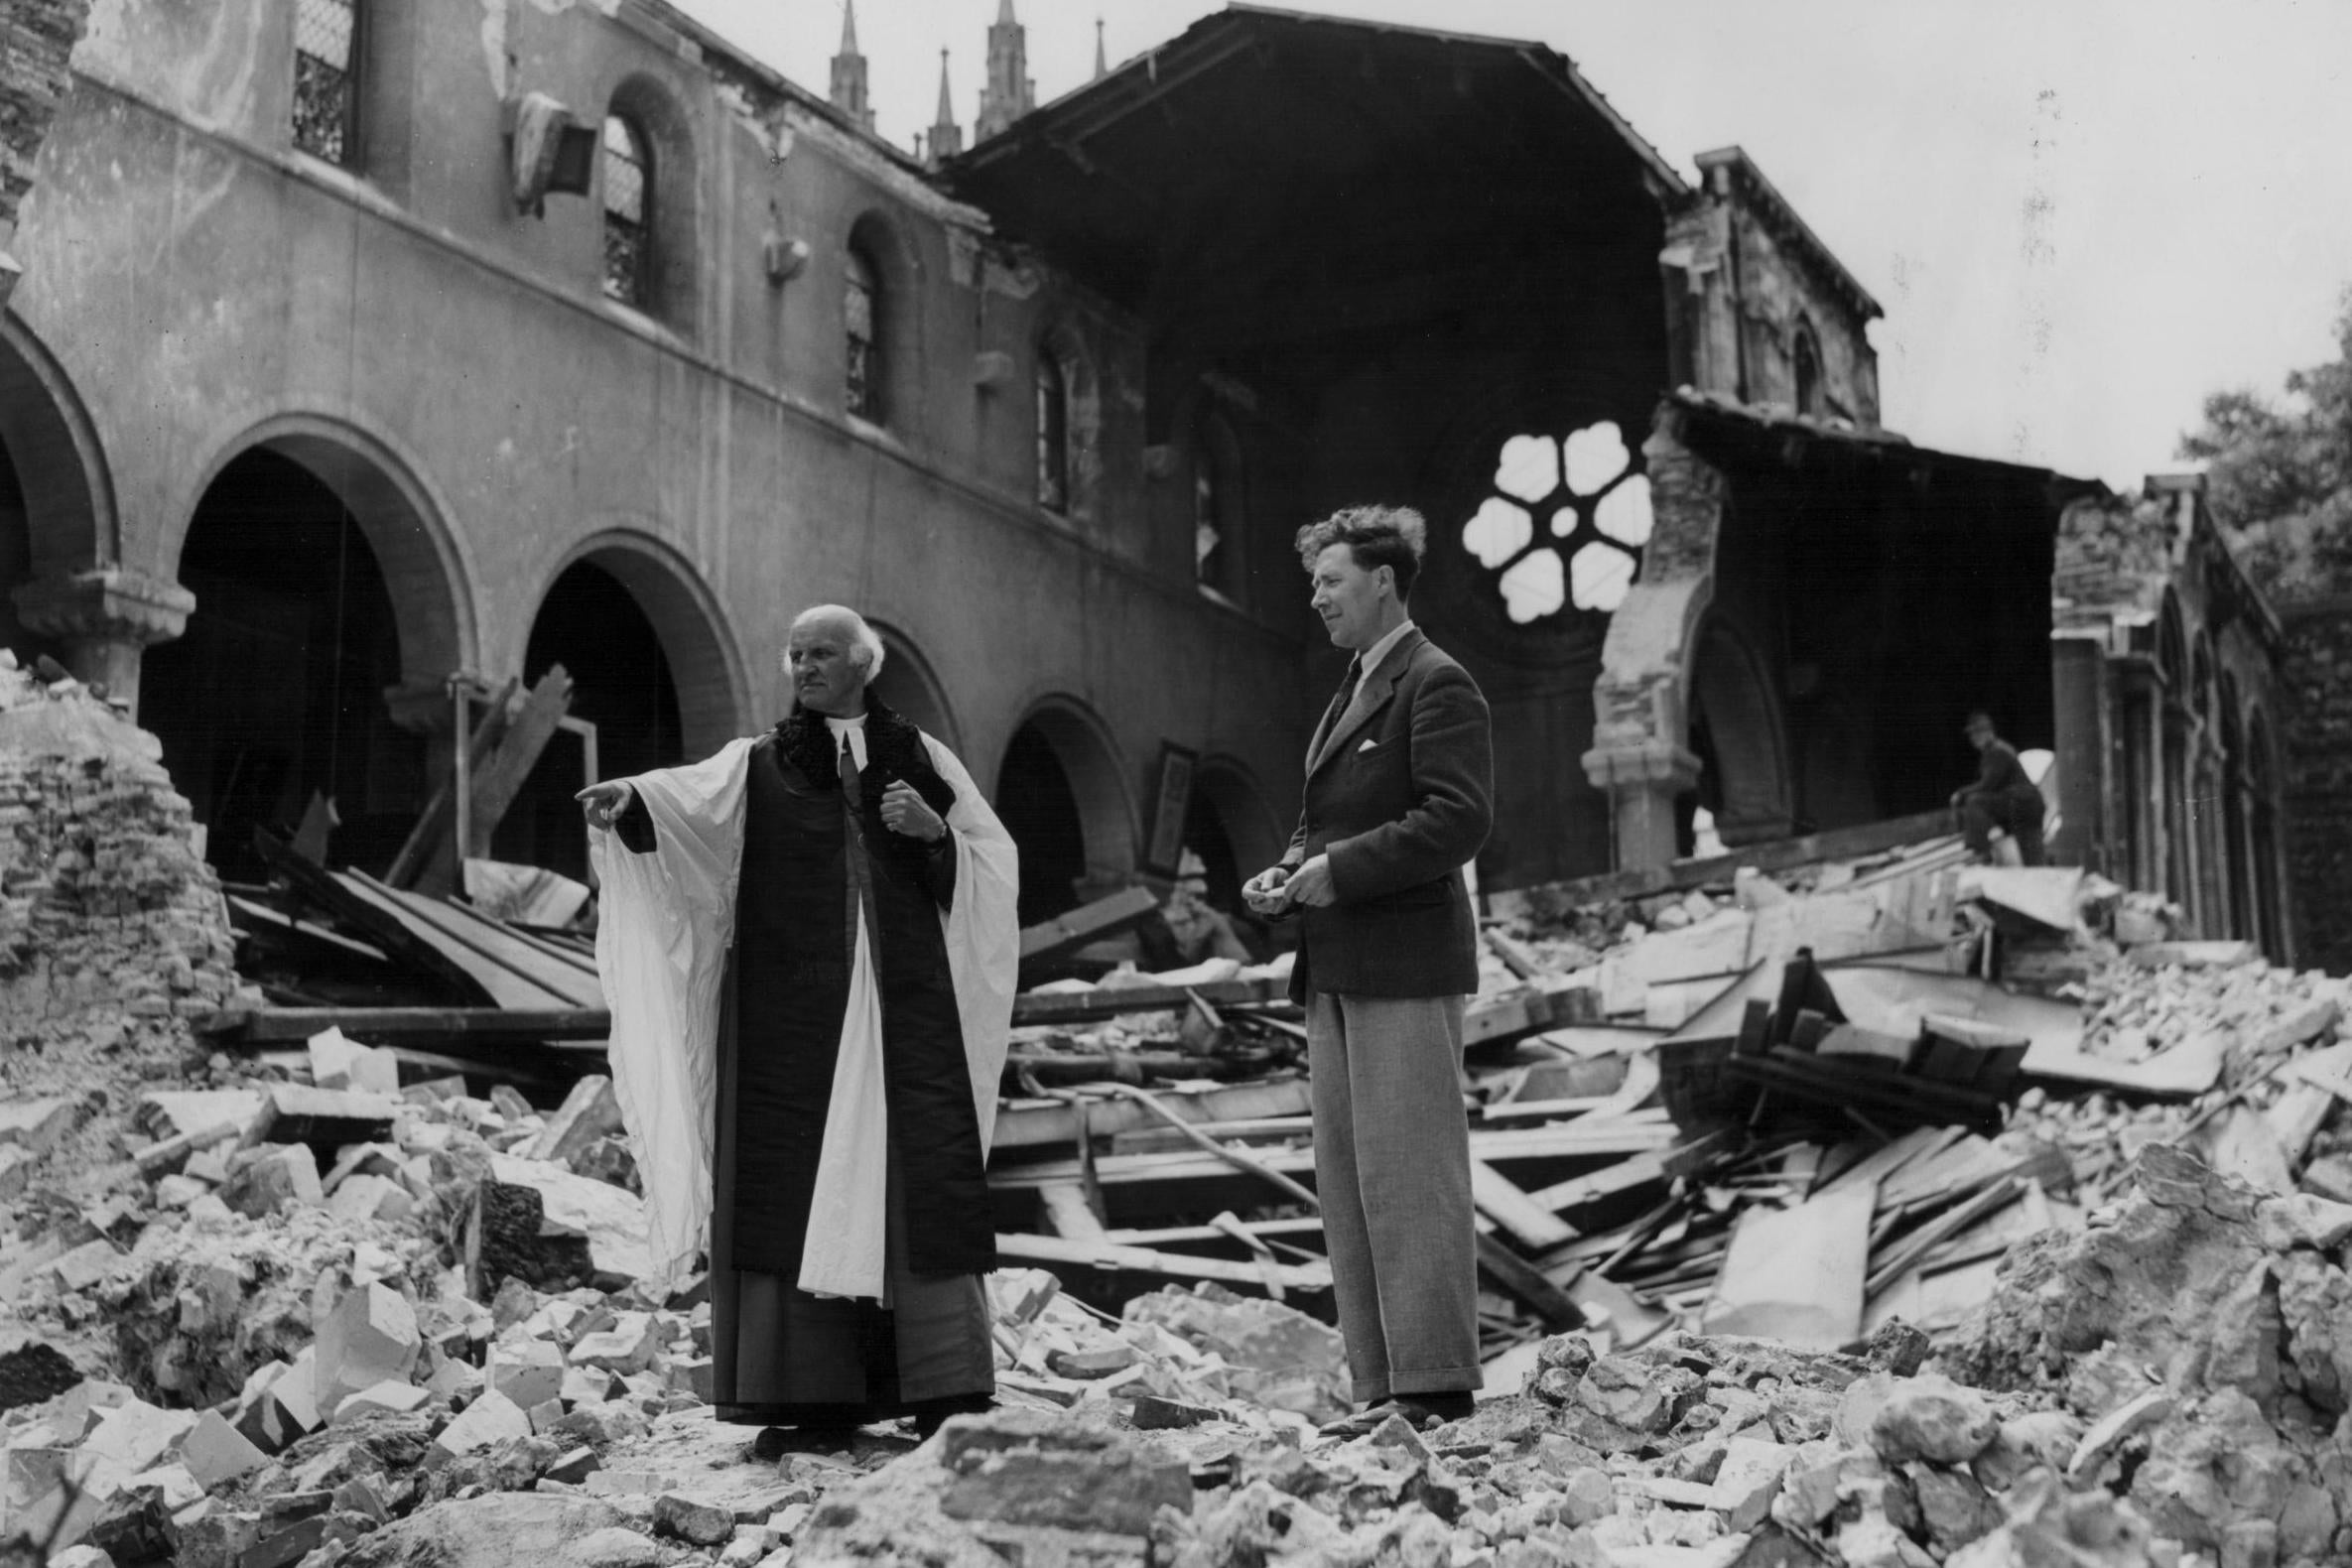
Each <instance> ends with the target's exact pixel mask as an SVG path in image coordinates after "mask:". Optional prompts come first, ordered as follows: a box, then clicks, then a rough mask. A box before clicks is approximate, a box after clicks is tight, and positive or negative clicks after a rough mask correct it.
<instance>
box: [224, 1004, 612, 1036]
mask: <svg viewBox="0 0 2352 1568" xmlns="http://www.w3.org/2000/svg"><path fill="white" fill-rule="evenodd" d="M328 1029H340V1030H342V1031H343V1033H345V1034H348V1035H354V1036H367V1037H369V1038H371V1039H374V1040H434V1039H457V1038H462V1039H473V1040H593V1041H596V1042H597V1043H599V1044H601V1043H602V1042H603V1041H604V1039H605V1038H606V1037H607V1036H609V1035H610V1034H611V1033H612V1014H611V1013H610V1012H609V1011H607V1010H606V1009H604V1008H602V1007H548V1008H539V1009H527V1008H521V1007H252V1008H247V1007H229V1008H223V1009H221V1010H220V1011H218V1012H215V1013H213V1014H212V1015H211V1016H210V1017H209V1018H206V1019H202V1020H199V1021H198V1022H197V1024H196V1032H197V1033H199V1034H209V1035H220V1036H226V1037H227V1038H228V1039H230V1040H232V1041H236V1042H240V1043H247V1044H256V1045H258V1044H262V1043H265V1042H269V1041H276V1040H308V1039H309V1038H310V1037H311V1036H313V1035H315V1034H320V1033H323V1032H325V1031H326V1030H328Z"/></svg>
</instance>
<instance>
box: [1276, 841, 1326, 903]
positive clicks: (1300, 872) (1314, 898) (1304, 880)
mask: <svg viewBox="0 0 2352 1568" xmlns="http://www.w3.org/2000/svg"><path fill="white" fill-rule="evenodd" d="M1283 891H1284V892H1286V893H1288V894H1289V895H1290V901H1291V902H1292V903H1294V904H1306V905H1309V906H1310V907H1312V908H1316V909H1320V908H1322V907H1323V906H1325V905H1326V904H1336V903H1338V902H1339V901H1340V894H1339V889H1338V888H1336V887H1334V886H1332V885H1331V856H1329V855H1327V854H1318V855H1315V856H1313V857H1312V858H1310V859H1309V860H1308V861H1307V863H1306V864H1304V865H1302V866H1300V867H1299V868H1298V869H1297V870H1295V871H1293V872H1291V873H1290V881H1289V883H1288V885H1286V886H1285V887H1284V888H1283Z"/></svg>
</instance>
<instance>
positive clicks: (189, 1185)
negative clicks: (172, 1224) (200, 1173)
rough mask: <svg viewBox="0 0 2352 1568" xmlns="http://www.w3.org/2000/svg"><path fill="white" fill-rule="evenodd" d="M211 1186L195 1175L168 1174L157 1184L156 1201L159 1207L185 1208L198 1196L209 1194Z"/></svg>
mask: <svg viewBox="0 0 2352 1568" xmlns="http://www.w3.org/2000/svg"><path fill="white" fill-rule="evenodd" d="M211 1191H212V1189H211V1187H210V1186H209V1185H207V1184H206V1183H204V1182H200V1181H198V1180H196V1178H195V1177H194V1176H166V1177H163V1178H162V1179H160V1180H158V1181H157V1182H156V1184H155V1202H156V1207H157V1208H159V1209H185V1208H187V1207H188V1206H189V1205H190V1204H192V1203H194V1202H196V1200H197V1199H198V1198H202V1197H204V1196H206V1195H208V1194H209V1193H210V1192H211Z"/></svg>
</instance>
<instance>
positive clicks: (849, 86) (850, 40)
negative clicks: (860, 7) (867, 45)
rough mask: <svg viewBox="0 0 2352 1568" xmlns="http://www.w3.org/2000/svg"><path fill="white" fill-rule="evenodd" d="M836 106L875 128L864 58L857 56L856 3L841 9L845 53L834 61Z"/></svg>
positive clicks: (851, 0) (847, 0)
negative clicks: (867, 88) (866, 83)
mask: <svg viewBox="0 0 2352 1568" xmlns="http://www.w3.org/2000/svg"><path fill="white" fill-rule="evenodd" d="M830 96H831V98H832V100H833V106H834V107H835V108H837V109H839V110H841V111H842V112H843V113H844V114H846V115H848V116H849V118H850V119H852V120H854V121H856V122H857V123H858V124H859V125H862V126H864V127H865V128H866V129H867V130H869V131H870V130H872V129H873V128H874V111H873V109H872V107H871V106H870V105H868V104H867V102H866V97H865V57H864V56H863V55H861V54H859V53H858V52H857V0H844V4H843V6H842V52H841V53H840V54H838V55H836V56H834V57H833V91H832V93H831V94H830Z"/></svg>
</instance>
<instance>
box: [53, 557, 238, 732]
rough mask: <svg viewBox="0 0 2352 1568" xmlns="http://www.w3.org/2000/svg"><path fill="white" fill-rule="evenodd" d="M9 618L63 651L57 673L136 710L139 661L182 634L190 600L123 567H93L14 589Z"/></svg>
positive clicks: (192, 607)
mask: <svg viewBox="0 0 2352 1568" xmlns="http://www.w3.org/2000/svg"><path fill="white" fill-rule="evenodd" d="M14 597H15V599H16V612H17V618H18V619H20V620H22V621H23V622H24V623H25V626H26V628H27V629H28V630H31V631H33V632H35V633H37V634H39V635H41V636H44V637H48V638H52V639H54V640H55V641H57V642H59V643H62V644H63V645H64V647H65V668H66V669H67V670H68V671H69V672H71V674H72V676H73V678H74V679H75V680H77V681H80V682H82V683H84V684H85V685H89V686H102V687H104V688H105V689H106V695H107V696H108V697H110V698H113V699H115V700H116V701H118V702H121V703H124V704H126V705H128V707H129V708H130V710H131V713H132V716H133V717H134V718H135V717H136V716H137V715H138V712H139V659H140V656H141V655H142V654H144V653H145V652H146V651H147V648H148V647H149V645H150V644H153V643H158V642H170V641H172V640H173V639H174V638H176V637H178V636H179V635H180V634H181V633H182V632H183V631H185V630H187V629H188V617H189V615H190V613H191V612H192V611H194V610H195V609H196V595H195V594H194V593H191V592H190V591H188V589H186V588H182V587H181V586H180V585H179V584H177V583H166V582H164V581H163V580H162V579H161V578H152V577H149V576H147V575H146V574H145V573H143V572H134V571H132V570H131V569H130V568H128V567H93V568H91V569H89V570H87V571H83V572H73V573H67V574H65V575H63V576H59V577H47V578H39V579H36V580H35V581H33V582H31V583H27V584H25V585H24V586H23V587H21V588H18V589H17V590H16V592H15V594H14Z"/></svg>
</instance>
